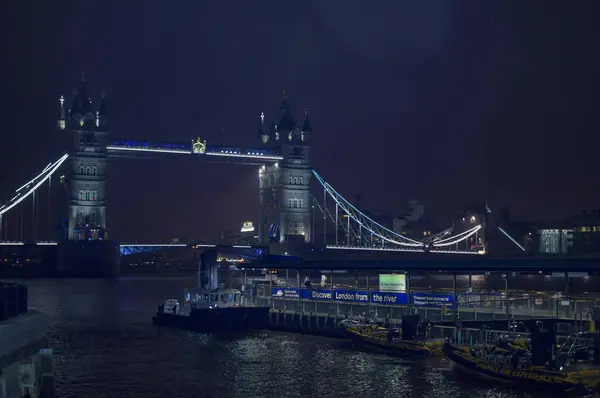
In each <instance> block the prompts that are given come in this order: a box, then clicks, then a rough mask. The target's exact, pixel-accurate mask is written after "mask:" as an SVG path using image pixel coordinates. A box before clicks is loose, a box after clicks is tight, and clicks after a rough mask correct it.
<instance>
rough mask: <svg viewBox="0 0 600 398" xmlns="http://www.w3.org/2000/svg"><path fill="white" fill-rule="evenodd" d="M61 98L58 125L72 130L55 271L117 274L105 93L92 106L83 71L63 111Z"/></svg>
mask: <svg viewBox="0 0 600 398" xmlns="http://www.w3.org/2000/svg"><path fill="white" fill-rule="evenodd" d="M64 102H65V100H64V97H62V96H61V97H60V118H59V120H58V127H59V128H60V129H61V130H65V131H68V132H69V133H70V134H71V139H72V144H71V150H70V152H69V162H68V167H69V169H68V170H67V173H66V177H67V178H66V181H65V182H66V184H67V191H68V220H69V221H68V222H69V224H68V230H67V241H66V242H61V244H60V245H59V271H61V272H62V273H64V274H71V275H76V276H113V275H116V274H118V272H119V246H118V243H117V242H112V241H110V240H108V233H107V229H106V171H107V165H108V151H107V148H106V147H107V145H108V132H107V117H108V113H107V107H106V95H105V93H104V92H102V95H101V98H100V101H99V103H98V105H97V106H94V105H93V104H92V99H91V97H90V94H89V92H88V85H87V80H86V78H85V75H84V74H83V73H82V75H81V81H80V82H79V85H78V87H76V88H75V89H74V90H73V98H72V99H71V103H70V106H68V108H67V109H65V104H64Z"/></svg>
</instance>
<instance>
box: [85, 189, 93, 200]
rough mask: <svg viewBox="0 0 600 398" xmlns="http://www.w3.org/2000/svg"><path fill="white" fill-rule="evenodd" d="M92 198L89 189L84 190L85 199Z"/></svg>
mask: <svg viewBox="0 0 600 398" xmlns="http://www.w3.org/2000/svg"><path fill="white" fill-rule="evenodd" d="M91 198H92V195H91V192H90V191H85V200H90V199H91Z"/></svg>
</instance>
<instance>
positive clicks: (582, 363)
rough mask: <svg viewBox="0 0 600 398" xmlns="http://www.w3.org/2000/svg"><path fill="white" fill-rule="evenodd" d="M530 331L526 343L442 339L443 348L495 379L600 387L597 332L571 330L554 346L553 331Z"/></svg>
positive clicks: (537, 384) (585, 388)
mask: <svg viewBox="0 0 600 398" xmlns="http://www.w3.org/2000/svg"><path fill="white" fill-rule="evenodd" d="M538 324H539V322H538ZM538 326H539V325H538ZM530 331H531V341H530V342H528V343H525V344H523V343H522V342H521V343H513V344H510V345H509V347H506V346H504V347H502V346H500V347H499V346H497V345H489V344H476V345H460V344H452V343H450V342H445V343H444V346H443V352H444V354H445V355H446V356H447V357H448V358H449V359H450V360H452V361H453V362H455V363H456V364H458V365H460V366H461V367H463V368H466V369H468V370H471V371H473V372H475V373H477V374H480V375H482V376H485V377H488V378H493V379H496V380H501V381H505V382H512V383H518V384H521V385H523V384H528V385H534V386H535V387H542V388H551V389H561V390H581V391H585V392H599V391H600V389H599V388H600V350H595V349H594V348H595V347H594V346H598V344H599V343H600V336H599V335H598V334H597V333H596V332H585V333H576V334H573V335H571V336H569V337H568V338H567V340H566V341H565V342H564V343H563V344H562V345H561V346H556V344H555V336H554V332H553V331H547V330H543V329H540V328H530ZM596 352H597V354H596Z"/></svg>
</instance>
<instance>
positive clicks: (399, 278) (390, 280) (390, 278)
mask: <svg viewBox="0 0 600 398" xmlns="http://www.w3.org/2000/svg"><path fill="white" fill-rule="evenodd" d="M379 291H381V292H397V293H405V292H406V275H405V274H379Z"/></svg>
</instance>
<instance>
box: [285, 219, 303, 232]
mask: <svg viewBox="0 0 600 398" xmlns="http://www.w3.org/2000/svg"><path fill="white" fill-rule="evenodd" d="M287 230H288V234H290V235H301V234H302V232H304V222H303V220H302V217H297V216H292V217H289V218H288V228H287Z"/></svg>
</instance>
